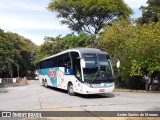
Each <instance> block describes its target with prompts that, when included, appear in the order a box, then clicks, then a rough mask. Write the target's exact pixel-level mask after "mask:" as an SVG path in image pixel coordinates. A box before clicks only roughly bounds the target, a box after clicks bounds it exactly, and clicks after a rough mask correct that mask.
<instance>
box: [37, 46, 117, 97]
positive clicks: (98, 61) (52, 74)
mask: <svg viewBox="0 0 160 120" xmlns="http://www.w3.org/2000/svg"><path fill="white" fill-rule="evenodd" d="M39 80H40V84H41V85H43V86H45V87H48V86H51V87H56V88H60V89H64V90H68V94H69V95H74V94H75V93H80V94H102V93H103V94H104V93H110V92H112V91H113V90H114V74H113V70H112V65H111V61H110V58H109V55H108V54H107V53H106V52H103V51H101V50H99V49H94V48H73V49H68V50H66V51H63V52H60V53H58V54H55V55H52V56H50V57H47V58H45V59H44V60H42V61H41V62H40V74H39Z"/></svg>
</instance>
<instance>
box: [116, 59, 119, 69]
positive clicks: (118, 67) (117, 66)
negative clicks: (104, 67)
mask: <svg viewBox="0 0 160 120" xmlns="http://www.w3.org/2000/svg"><path fill="white" fill-rule="evenodd" d="M116 60H117V68H120V60H118V59H116Z"/></svg>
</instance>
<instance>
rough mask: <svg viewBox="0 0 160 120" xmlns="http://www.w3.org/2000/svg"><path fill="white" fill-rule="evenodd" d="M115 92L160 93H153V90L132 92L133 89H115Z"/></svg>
mask: <svg viewBox="0 0 160 120" xmlns="http://www.w3.org/2000/svg"><path fill="white" fill-rule="evenodd" d="M114 92H139V93H160V91H153V90H131V89H114Z"/></svg>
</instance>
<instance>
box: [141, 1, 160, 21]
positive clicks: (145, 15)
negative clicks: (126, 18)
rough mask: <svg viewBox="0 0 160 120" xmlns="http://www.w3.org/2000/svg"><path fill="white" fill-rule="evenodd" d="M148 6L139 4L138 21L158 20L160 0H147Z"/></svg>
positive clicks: (159, 16)
mask: <svg viewBox="0 0 160 120" xmlns="http://www.w3.org/2000/svg"><path fill="white" fill-rule="evenodd" d="M147 4H148V6H141V8H140V9H141V10H142V17H140V18H139V20H138V21H139V22H140V23H142V24H144V23H149V22H158V21H159V19H160V0H148V1H147Z"/></svg>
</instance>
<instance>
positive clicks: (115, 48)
mask: <svg viewBox="0 0 160 120" xmlns="http://www.w3.org/2000/svg"><path fill="white" fill-rule="evenodd" d="M159 30H160V23H159V22H157V23H149V24H148V25H136V24H135V23H134V22H132V21H127V20H121V21H116V22H114V24H113V25H112V26H106V27H105V31H104V33H103V34H102V35H101V36H100V38H99V40H98V45H97V47H99V48H100V49H103V50H105V51H107V52H108V53H109V54H111V56H112V58H118V59H120V61H121V68H120V73H119V74H120V76H121V77H125V78H130V77H134V76H141V77H143V76H144V75H147V76H152V74H153V73H154V72H155V71H160V54H159V53H160V49H159V48H160V33H159Z"/></svg>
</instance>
